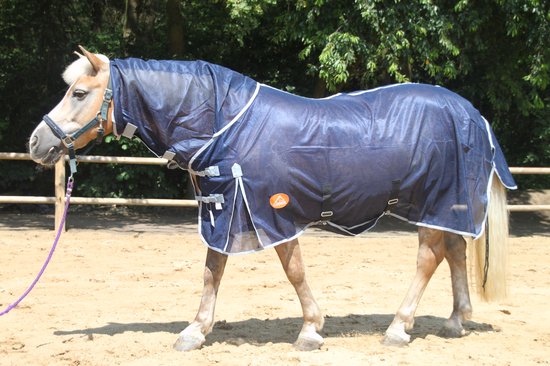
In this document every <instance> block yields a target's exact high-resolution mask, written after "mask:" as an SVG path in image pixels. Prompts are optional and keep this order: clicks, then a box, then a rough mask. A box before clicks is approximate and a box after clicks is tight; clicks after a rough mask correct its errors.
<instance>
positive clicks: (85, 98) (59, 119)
mask: <svg viewBox="0 0 550 366" xmlns="http://www.w3.org/2000/svg"><path fill="white" fill-rule="evenodd" d="M80 49H81V50H82V53H83V54H78V55H79V59H78V60H76V61H74V62H73V63H72V64H71V65H69V66H68V67H67V68H66V69H65V71H64V72H63V79H64V80H65V82H66V83H67V84H68V85H69V89H68V90H67V92H66V94H65V96H64V97H63V99H62V100H61V101H60V102H59V104H58V105H57V106H56V107H55V108H54V109H52V110H51V111H50V112H49V113H48V114H47V115H45V116H44V117H43V120H42V121H41V122H40V124H38V126H37V127H36V128H35V130H34V131H33V132H32V134H31V137H30V139H29V152H30V155H31V158H32V159H33V160H34V161H35V162H37V163H39V164H43V165H52V164H54V163H56V162H57V161H58V160H59V159H60V158H61V156H62V155H63V154H64V153H65V152H69V155H71V154H72V155H74V150H76V149H80V148H82V147H84V146H86V145H87V144H88V143H89V142H90V141H92V140H94V139H101V138H102V136H103V134H109V133H111V132H112V120H111V118H110V116H109V113H108V111H109V110H110V109H111V108H112V101H111V99H110V96H109V98H108V99H106V94H107V93H106V89H107V87H108V84H109V59H108V58H107V57H106V56H104V55H100V54H93V53H91V52H88V51H87V50H86V49H84V48H83V47H80Z"/></svg>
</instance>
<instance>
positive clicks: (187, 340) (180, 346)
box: [174, 334, 206, 352]
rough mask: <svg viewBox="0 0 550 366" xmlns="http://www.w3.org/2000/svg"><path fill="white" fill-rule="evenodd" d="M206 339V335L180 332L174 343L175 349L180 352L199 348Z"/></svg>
mask: <svg viewBox="0 0 550 366" xmlns="http://www.w3.org/2000/svg"><path fill="white" fill-rule="evenodd" d="M205 341H206V339H205V338H204V336H203V335H202V334H201V335H200V336H197V335H191V334H180V336H179V338H178V340H177V341H176V343H174V349H175V350H176V351H180V352H187V351H192V350H194V349H199V348H201V346H202V345H203V343H204V342H205Z"/></svg>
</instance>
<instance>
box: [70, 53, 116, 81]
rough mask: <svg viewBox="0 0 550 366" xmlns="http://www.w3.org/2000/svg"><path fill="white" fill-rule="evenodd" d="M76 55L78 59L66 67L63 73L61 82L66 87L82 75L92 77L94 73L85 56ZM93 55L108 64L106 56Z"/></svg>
mask: <svg viewBox="0 0 550 366" xmlns="http://www.w3.org/2000/svg"><path fill="white" fill-rule="evenodd" d="M77 54H78V56H79V57H78V59H77V60H75V61H74V62H73V63H72V64H70V65H69V66H67V68H66V69H65V71H63V75H62V76H63V80H65V82H66V83H67V84H68V85H72V84H73V83H74V82H75V81H76V80H77V79H78V78H79V77H80V76H82V75H93V73H94V69H93V67H92V64H91V63H90V61H88V59H87V58H86V57H85V56H83V55H81V54H79V53H77ZM95 55H96V56H97V57H99V58H100V59H101V61H104V62H107V63H108V62H109V58H108V57H107V56H105V55H102V54H99V53H96V54H95Z"/></svg>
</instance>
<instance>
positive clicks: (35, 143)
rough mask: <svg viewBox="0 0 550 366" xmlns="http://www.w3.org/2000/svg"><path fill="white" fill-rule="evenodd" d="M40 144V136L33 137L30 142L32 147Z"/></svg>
mask: <svg viewBox="0 0 550 366" xmlns="http://www.w3.org/2000/svg"><path fill="white" fill-rule="evenodd" d="M37 144H38V136H32V137H31V141H30V142H29V146H30V147H35V146H36V145H37Z"/></svg>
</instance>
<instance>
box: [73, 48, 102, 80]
mask: <svg viewBox="0 0 550 366" xmlns="http://www.w3.org/2000/svg"><path fill="white" fill-rule="evenodd" d="M78 47H79V48H80V50H81V51H82V53H83V54H84V56H85V57H86V58H87V59H88V61H90V64H92V67H93V68H94V71H95V72H96V73H97V72H99V71H100V70H101V69H102V68H103V66H104V65H105V62H104V61H103V60H101V59H100V58H99V57H97V56H96V55H95V54H93V53H91V52H89V51H88V50H87V49H85V48H84V47H82V46H80V45H79V46H78Z"/></svg>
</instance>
